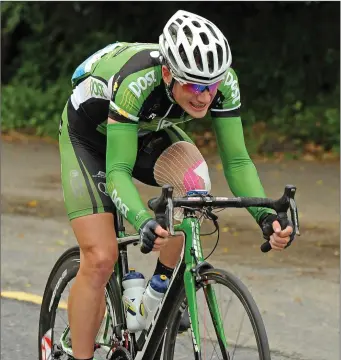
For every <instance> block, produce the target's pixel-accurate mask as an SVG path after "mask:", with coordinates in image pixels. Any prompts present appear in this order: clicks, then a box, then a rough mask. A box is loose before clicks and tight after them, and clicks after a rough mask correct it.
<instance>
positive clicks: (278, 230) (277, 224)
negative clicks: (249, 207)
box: [272, 220, 282, 234]
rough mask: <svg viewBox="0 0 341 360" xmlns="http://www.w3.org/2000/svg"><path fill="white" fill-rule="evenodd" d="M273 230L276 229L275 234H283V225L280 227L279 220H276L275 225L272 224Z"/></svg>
mask: <svg viewBox="0 0 341 360" xmlns="http://www.w3.org/2000/svg"><path fill="white" fill-rule="evenodd" d="M272 228H273V229H274V232H275V233H276V234H279V233H280V232H281V230H282V229H281V225H280V223H279V222H278V221H277V220H275V221H274V222H273V223H272Z"/></svg>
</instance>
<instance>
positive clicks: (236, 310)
mask: <svg viewBox="0 0 341 360" xmlns="http://www.w3.org/2000/svg"><path fill="white" fill-rule="evenodd" d="M196 295H197V305H198V321H199V330H200V346H199V349H200V352H201V357H199V355H198V353H197V351H198V346H197V344H195V345H193V341H192V335H191V329H189V330H188V331H187V332H185V333H182V334H178V329H179V323H180V319H181V312H180V311H178V312H175V313H174V314H173V315H172V316H171V319H170V321H169V326H168V329H167V334H166V337H165V342H164V349H163V360H173V359H176V360H181V359H186V360H192V359H194V360H197V359H202V360H206V359H207V360H208V359H212V360H213V359H215V360H270V359H271V356H270V350H269V344H268V338H267V335H266V331H265V327H264V323H263V320H262V317H261V315H260V312H259V310H258V308H257V305H256V303H255V301H254V299H253V298H252V296H251V294H250V292H249V291H248V289H247V288H246V286H245V285H244V284H243V283H242V282H241V281H240V280H239V279H238V278H236V277H235V276H234V275H232V274H230V273H228V272H226V271H224V270H220V269H210V270H207V271H203V272H202V273H201V280H200V281H199V282H198V283H197V292H196ZM177 302H178V304H177V308H179V309H180V308H182V309H183V308H184V307H185V306H186V298H185V289H184V288H183V289H182V291H181V293H180V294H179V296H178V301H177ZM212 309H213V310H212ZM212 312H213V313H214V312H215V313H216V314H217V313H219V316H218V317H220V321H218V322H217V321H212V316H211V313H212ZM245 315H247V316H245ZM224 338H225V339H224Z"/></svg>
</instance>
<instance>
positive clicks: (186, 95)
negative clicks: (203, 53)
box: [163, 67, 220, 118]
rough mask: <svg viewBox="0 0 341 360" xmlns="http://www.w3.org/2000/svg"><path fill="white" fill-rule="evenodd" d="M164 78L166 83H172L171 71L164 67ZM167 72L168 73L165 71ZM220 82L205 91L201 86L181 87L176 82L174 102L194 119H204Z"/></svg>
mask: <svg viewBox="0 0 341 360" xmlns="http://www.w3.org/2000/svg"><path fill="white" fill-rule="evenodd" d="M164 68H165V69H163V78H164V80H165V82H166V83H168V84H169V83H170V81H171V79H172V75H171V74H170V72H169V70H168V69H167V68H166V67H164ZM165 70H167V71H165ZM219 84H220V82H218V83H216V84H213V85H211V86H209V87H206V89H205V90H204V91H202V90H203V89H201V87H200V86H197V85H194V84H185V85H181V84H180V83H179V82H177V81H176V82H175V84H174V87H173V97H174V100H175V101H176V102H177V103H178V104H179V105H180V106H181V107H182V108H183V109H184V110H185V111H186V112H187V113H188V114H189V115H191V116H193V117H194V118H202V117H204V116H205V115H206V113H207V110H208V108H209V106H210V105H211V103H212V101H213V99H214V97H215V95H216V93H217V90H218V86H219Z"/></svg>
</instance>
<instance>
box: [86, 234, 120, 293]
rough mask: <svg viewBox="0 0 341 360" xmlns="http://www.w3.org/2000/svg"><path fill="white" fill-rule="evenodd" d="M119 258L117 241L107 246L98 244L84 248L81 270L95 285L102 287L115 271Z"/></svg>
mask: <svg viewBox="0 0 341 360" xmlns="http://www.w3.org/2000/svg"><path fill="white" fill-rule="evenodd" d="M115 245H116V246H115ZM117 258H118V249H117V243H116V242H115V241H112V242H111V245H110V246H106V247H105V248H103V247H100V246H96V245H94V246H92V247H86V248H84V249H82V256H81V266H80V271H81V272H82V274H83V275H84V276H87V277H88V278H89V281H91V282H92V283H93V285H94V286H98V287H102V286H104V285H105V284H106V282H107V281H108V279H109V277H110V275H111V273H112V272H113V270H114V266H115V263H116V261H117ZM90 279H91V280H90Z"/></svg>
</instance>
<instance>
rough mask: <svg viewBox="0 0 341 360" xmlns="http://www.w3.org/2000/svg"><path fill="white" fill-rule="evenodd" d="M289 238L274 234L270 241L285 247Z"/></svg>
mask: <svg viewBox="0 0 341 360" xmlns="http://www.w3.org/2000/svg"><path fill="white" fill-rule="evenodd" d="M289 240H290V238H289V236H287V237H280V236H278V235H277V234H274V235H273V237H272V241H273V242H274V243H275V244H277V245H286V244H287V243H288V242H289Z"/></svg>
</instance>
